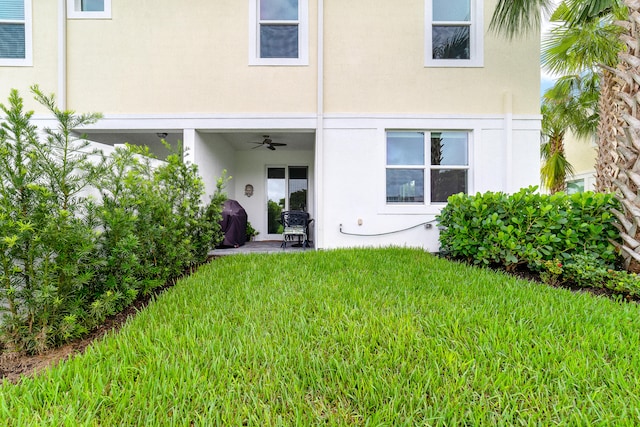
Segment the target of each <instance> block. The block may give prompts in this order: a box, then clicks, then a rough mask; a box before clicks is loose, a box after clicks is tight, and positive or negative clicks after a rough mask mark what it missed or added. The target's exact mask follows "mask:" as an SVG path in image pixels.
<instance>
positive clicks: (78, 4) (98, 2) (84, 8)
mask: <svg viewBox="0 0 640 427" xmlns="http://www.w3.org/2000/svg"><path fill="white" fill-rule="evenodd" d="M67 17H68V18H71V19H111V0H67Z"/></svg>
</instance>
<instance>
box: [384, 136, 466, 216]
mask: <svg viewBox="0 0 640 427" xmlns="http://www.w3.org/2000/svg"><path fill="white" fill-rule="evenodd" d="M393 132H415V133H422V134H423V144H424V159H423V161H422V164H421V165H389V164H388V163H387V161H388V159H387V158H386V150H387V135H388V134H389V133H393ZM447 132H456V133H466V134H467V164H466V165H432V164H431V149H430V148H431V145H430V144H431V134H432V133H447ZM427 135H428V137H427ZM472 140H473V130H472V129H438V128H430V129H386V130H385V132H384V141H385V143H384V146H385V161H384V163H385V170H384V171H385V173H384V175H385V178H384V185H385V191H384V204H385V206H386V208H393V209H396V208H399V209H403V208H404V209H406V208H409V209H411V207H426V206H434V207H443V206H445V205H446V204H447V202H432V201H431V171H432V170H439V169H447V170H454V169H455V170H466V171H467V185H466V186H467V188H466V191H467V192H466V194H471V186H472V164H471V163H472V160H471V153H472V143H473V141H472ZM389 169H415V170H421V171H422V172H423V177H424V178H423V179H424V194H423V197H424V201H422V202H389V201H387V190H386V185H387V178H386V175H387V170H389Z"/></svg>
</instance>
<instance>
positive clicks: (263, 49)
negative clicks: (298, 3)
mask: <svg viewBox="0 0 640 427" xmlns="http://www.w3.org/2000/svg"><path fill="white" fill-rule="evenodd" d="M297 57H298V26H297V25H261V26H260V58H297Z"/></svg>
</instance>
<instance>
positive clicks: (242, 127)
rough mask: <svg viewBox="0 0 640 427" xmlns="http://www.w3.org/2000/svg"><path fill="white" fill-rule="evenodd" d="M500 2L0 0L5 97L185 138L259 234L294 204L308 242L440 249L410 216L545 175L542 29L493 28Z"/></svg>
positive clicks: (129, 135) (109, 127)
mask: <svg viewBox="0 0 640 427" xmlns="http://www.w3.org/2000/svg"><path fill="white" fill-rule="evenodd" d="M495 3H496V2H495V0H484V1H483V0H405V1H402V2H398V1H391V0H386V1H382V0H349V1H344V0H215V1H211V0H191V1H188V2H185V1H177V0H154V1H125V0H58V1H54V0H48V1H33V0H0V99H2V98H1V96H3V94H6V95H8V93H9V90H10V89H11V88H17V89H19V90H20V92H21V94H22V95H23V97H24V98H25V100H29V102H28V107H29V108H32V109H35V111H36V113H37V115H38V117H39V118H40V119H42V120H43V121H42V122H41V123H46V116H45V114H44V113H45V111H44V110H43V109H42V108H41V107H39V106H38V105H36V104H35V103H34V102H33V101H31V100H30V96H29V91H28V88H29V86H30V85H32V84H38V85H39V86H40V88H41V89H42V90H43V91H44V92H45V93H50V92H55V93H56V94H57V99H58V101H59V104H60V106H61V107H62V108H68V109H72V110H75V111H78V112H92V111H98V112H102V113H103V114H104V119H103V120H101V121H100V122H99V123H97V124H95V125H94V126H91V127H90V128H87V129H84V131H85V132H86V133H87V135H88V137H89V139H90V140H93V141H96V142H100V143H103V144H109V145H114V144H116V143H122V142H125V141H126V142H129V143H133V144H146V145H149V146H150V147H151V148H152V149H157V150H158V153H160V154H162V150H161V149H158V147H159V144H158V140H159V138H158V136H157V135H158V134H163V133H167V137H166V138H167V140H168V141H170V142H176V141H177V140H178V139H179V140H182V141H184V145H185V146H186V147H187V148H188V150H189V151H188V153H187V160H188V161H191V162H194V163H196V164H197V165H198V166H199V168H200V172H201V174H202V176H203V178H204V179H205V181H206V186H207V191H208V193H211V192H213V190H214V188H215V181H216V178H217V177H218V176H220V175H221V173H222V171H223V169H226V170H227V171H228V174H229V175H230V176H232V177H233V179H232V181H231V182H230V184H229V186H228V188H227V192H228V194H229V197H230V198H233V199H236V200H238V201H239V202H240V204H241V205H242V206H243V207H244V208H245V209H246V211H247V213H248V216H249V221H251V224H252V225H253V226H254V227H255V228H256V229H257V230H258V231H259V232H260V234H259V235H258V238H259V239H274V238H275V239H277V238H280V236H279V235H277V233H275V232H277V229H276V227H277V224H276V223H275V222H274V221H273V219H274V218H272V221H269V220H268V213H269V212H271V215H272V217H275V216H277V213H278V211H279V210H280V209H294V208H295V209H297V208H303V209H305V210H307V211H308V212H309V213H310V214H311V217H312V218H313V219H314V221H313V222H312V223H311V225H312V232H311V234H312V240H313V241H314V243H315V246H316V247H318V248H335V247H344V246H380V245H407V246H421V247H424V248H426V249H429V250H433V251H435V250H437V249H438V246H439V245H438V241H437V237H438V230H437V227H431V228H427V227H425V226H422V225H421V226H418V227H413V226H416V225H420V224H423V223H426V222H429V221H432V220H433V219H434V217H435V215H436V214H437V213H438V212H439V211H440V209H441V208H442V206H443V204H444V202H445V201H446V197H447V196H448V195H450V194H453V193H457V192H461V191H463V192H467V193H476V192H483V191H488V190H492V191H507V192H513V191H516V190H518V189H519V188H520V187H523V186H529V185H537V184H538V183H539V170H540V161H539V142H540V132H539V130H540V120H541V116H540V114H539V92H540V86H539V85H540V82H539V79H540V77H539V50H540V41H539V37H532V38H529V39H524V40H518V41H514V42H508V41H506V40H505V39H502V38H498V37H496V36H494V35H493V34H491V33H489V32H488V31H487V28H488V23H489V19H490V16H491V13H492V12H493V9H494V7H495ZM6 95H4V96H6ZM265 135H267V136H268V137H265ZM267 138H268V139H270V140H271V141H272V142H273V143H278V144H286V145H274V146H273V147H271V148H275V150H271V149H269V144H264V145H257V144H254V143H255V142H262V141H263V140H265V139H267ZM247 185H251V186H252V188H253V191H252V192H251V191H247V192H246V194H245V188H246V187H247ZM249 194H251V196H250V197H249ZM269 201H270V203H269ZM269 207H270V208H269ZM270 223H271V227H269V224H270ZM270 228H271V229H270ZM399 230H405V231H399ZM396 231H398V232H396Z"/></svg>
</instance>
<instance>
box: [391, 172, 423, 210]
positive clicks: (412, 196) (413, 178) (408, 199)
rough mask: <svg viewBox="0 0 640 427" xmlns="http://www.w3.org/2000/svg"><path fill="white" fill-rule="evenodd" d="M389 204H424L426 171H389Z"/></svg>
mask: <svg viewBox="0 0 640 427" xmlns="http://www.w3.org/2000/svg"><path fill="white" fill-rule="evenodd" d="M387 202H388V203H413V202H424V171H423V170H422V169H387Z"/></svg>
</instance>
